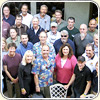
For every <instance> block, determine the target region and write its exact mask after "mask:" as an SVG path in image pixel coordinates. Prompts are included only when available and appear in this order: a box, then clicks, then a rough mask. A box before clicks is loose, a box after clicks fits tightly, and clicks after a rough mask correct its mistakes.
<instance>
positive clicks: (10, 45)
mask: <svg viewBox="0 0 100 100" xmlns="http://www.w3.org/2000/svg"><path fill="white" fill-rule="evenodd" d="M10 47H15V49H16V48H17V46H16V44H15V43H9V44H8V49H9V48H10Z"/></svg>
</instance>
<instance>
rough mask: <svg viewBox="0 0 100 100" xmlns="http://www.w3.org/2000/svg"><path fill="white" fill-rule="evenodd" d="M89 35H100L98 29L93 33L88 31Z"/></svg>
mask: <svg viewBox="0 0 100 100" xmlns="http://www.w3.org/2000/svg"><path fill="white" fill-rule="evenodd" d="M87 33H88V34H90V35H91V36H92V37H93V36H94V34H98V29H95V31H94V32H91V31H89V29H88V31H87Z"/></svg>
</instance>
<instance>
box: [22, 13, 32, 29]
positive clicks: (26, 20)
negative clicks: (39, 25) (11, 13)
mask: <svg viewBox="0 0 100 100" xmlns="http://www.w3.org/2000/svg"><path fill="white" fill-rule="evenodd" d="M20 15H22V13H21V14H20ZM22 17H23V18H22V24H25V25H27V26H28V27H29V28H30V25H31V22H32V18H33V16H32V15H31V14H29V13H27V15H26V16H23V15H22Z"/></svg>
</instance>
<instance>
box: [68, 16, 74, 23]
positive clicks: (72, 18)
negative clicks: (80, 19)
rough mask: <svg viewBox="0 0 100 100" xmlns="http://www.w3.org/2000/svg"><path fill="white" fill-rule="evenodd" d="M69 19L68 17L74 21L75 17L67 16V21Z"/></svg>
mask: <svg viewBox="0 0 100 100" xmlns="http://www.w3.org/2000/svg"><path fill="white" fill-rule="evenodd" d="M69 19H70V20H73V21H74V22H75V18H74V17H69V18H68V19H67V21H68V20H69Z"/></svg>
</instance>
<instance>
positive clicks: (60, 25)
mask: <svg viewBox="0 0 100 100" xmlns="http://www.w3.org/2000/svg"><path fill="white" fill-rule="evenodd" d="M54 22H56V23H57V21H56V20H54ZM66 26H67V22H66V21H64V20H63V19H62V20H61V23H60V24H58V25H57V31H60V30H61V29H62V28H63V27H66Z"/></svg>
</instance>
